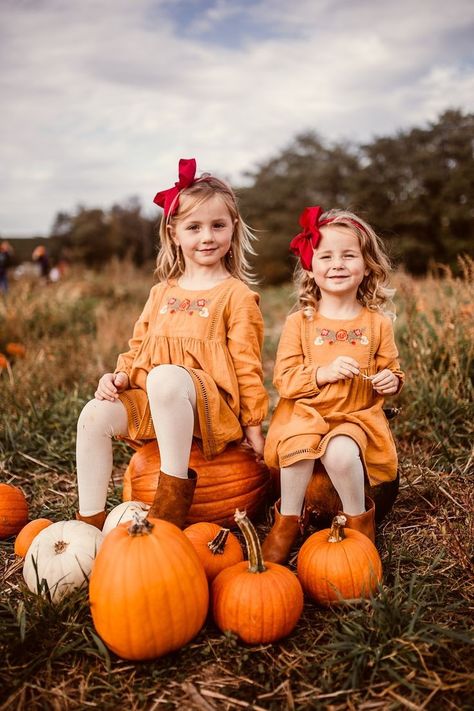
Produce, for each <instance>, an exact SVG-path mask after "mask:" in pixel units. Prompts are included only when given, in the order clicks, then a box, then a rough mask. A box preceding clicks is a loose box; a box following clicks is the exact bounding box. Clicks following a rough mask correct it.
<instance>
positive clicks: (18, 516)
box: [0, 484, 28, 538]
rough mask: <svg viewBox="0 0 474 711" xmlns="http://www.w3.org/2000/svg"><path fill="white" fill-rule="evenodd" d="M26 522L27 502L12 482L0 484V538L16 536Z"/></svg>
mask: <svg viewBox="0 0 474 711" xmlns="http://www.w3.org/2000/svg"><path fill="white" fill-rule="evenodd" d="M27 522H28V503H27V501H26V498H25V495H24V494H23V492H22V491H21V490H20V489H18V487H16V486H13V485H12V484H0V538H9V537H10V536H16V534H17V533H19V531H21V529H22V528H23V526H25V524H26V523H27Z"/></svg>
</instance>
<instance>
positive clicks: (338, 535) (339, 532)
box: [328, 514, 347, 543]
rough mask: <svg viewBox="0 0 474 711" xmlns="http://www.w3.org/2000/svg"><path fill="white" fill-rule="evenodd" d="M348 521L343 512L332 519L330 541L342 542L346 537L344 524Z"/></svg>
mask: <svg viewBox="0 0 474 711" xmlns="http://www.w3.org/2000/svg"><path fill="white" fill-rule="evenodd" d="M346 523H347V518H346V517H345V516H344V515H343V514H339V515H338V516H334V518H333V520H332V525H331V530H330V531H329V536H328V543H340V542H341V541H343V540H344V538H345V537H346V535H345V533H344V526H345V525H346Z"/></svg>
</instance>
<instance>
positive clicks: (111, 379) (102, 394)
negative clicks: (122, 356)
mask: <svg viewBox="0 0 474 711" xmlns="http://www.w3.org/2000/svg"><path fill="white" fill-rule="evenodd" d="M129 385H130V381H129V378H128V375H127V373H123V372H120V373H105V375H103V376H102V377H101V379H100V380H99V384H98V385H97V390H96V391H95V398H96V399H97V400H110V402H114V400H117V398H118V396H119V393H121V392H123V391H124V390H126V389H127V388H128V386H129Z"/></svg>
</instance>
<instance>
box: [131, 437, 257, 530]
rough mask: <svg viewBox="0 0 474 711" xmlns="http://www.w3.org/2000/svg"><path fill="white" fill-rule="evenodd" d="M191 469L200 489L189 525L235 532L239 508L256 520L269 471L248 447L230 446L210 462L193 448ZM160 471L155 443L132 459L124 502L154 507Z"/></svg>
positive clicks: (140, 450)
mask: <svg viewBox="0 0 474 711" xmlns="http://www.w3.org/2000/svg"><path fill="white" fill-rule="evenodd" d="M189 466H190V467H191V469H194V470H195V471H196V473H197V486H196V491H195V493H194V499H193V503H192V506H191V509H190V511H189V514H188V518H187V523H188V524H191V523H198V522H200V521H208V522H211V523H217V524H219V525H220V526H227V527H229V528H232V527H235V521H234V511H235V509H236V508H245V509H246V510H247V513H248V515H249V516H250V517H251V518H255V517H256V516H258V514H259V513H260V511H261V509H262V508H263V506H264V505H265V503H266V498H267V493H268V489H269V484H270V474H269V471H268V469H267V468H266V466H265V465H264V464H263V463H260V462H257V461H256V459H255V456H254V454H253V453H252V452H251V451H250V450H249V449H247V448H245V447H241V446H236V445H229V446H228V447H227V448H226V449H225V450H224V452H222V453H221V454H219V455H218V456H217V457H216V458H215V459H212V460H210V461H209V460H207V459H204V456H203V455H202V453H201V451H200V449H199V448H198V447H197V445H196V444H193V446H192V449H191V458H190V462H189ZM159 471H160V456H159V451H158V445H157V443H156V440H153V441H152V442H149V443H147V444H145V445H143V447H140V449H139V450H138V451H137V452H135V454H134V455H133V456H132V458H131V459H130V463H129V465H128V468H127V471H126V472H125V476H124V482H123V500H124V501H130V500H132V499H133V500H134V501H143V502H144V503H146V504H151V503H152V501H153V498H154V495H155V491H156V486H157V481H158V473H159Z"/></svg>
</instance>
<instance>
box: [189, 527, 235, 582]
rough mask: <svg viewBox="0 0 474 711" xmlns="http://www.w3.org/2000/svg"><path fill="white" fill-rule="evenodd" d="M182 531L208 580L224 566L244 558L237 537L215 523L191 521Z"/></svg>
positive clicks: (226, 566) (210, 580)
mask: <svg viewBox="0 0 474 711" xmlns="http://www.w3.org/2000/svg"><path fill="white" fill-rule="evenodd" d="M183 533H184V534H185V535H186V536H187V537H188V538H189V540H190V541H191V543H192V544H193V546H194V548H195V550H196V553H197V554H198V556H199V559H200V561H201V563H202V564H203V566H204V570H205V573H206V577H207V579H208V581H209V582H212V580H214V578H215V577H216V575H218V574H219V573H220V572H221V570H224V568H228V567H229V566H231V565H234V564H235V563H240V561H242V560H243V559H244V554H243V552H242V548H241V545H240V543H239V540H238V538H237V537H236V536H234V534H233V533H230V531H229V529H228V528H221V527H220V526H218V525H217V523H207V522H204V521H203V522H202V523H193V524H192V525H191V526H188V527H187V528H185V529H184V531H183Z"/></svg>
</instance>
